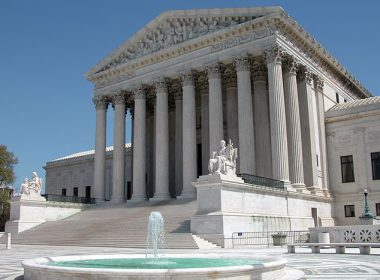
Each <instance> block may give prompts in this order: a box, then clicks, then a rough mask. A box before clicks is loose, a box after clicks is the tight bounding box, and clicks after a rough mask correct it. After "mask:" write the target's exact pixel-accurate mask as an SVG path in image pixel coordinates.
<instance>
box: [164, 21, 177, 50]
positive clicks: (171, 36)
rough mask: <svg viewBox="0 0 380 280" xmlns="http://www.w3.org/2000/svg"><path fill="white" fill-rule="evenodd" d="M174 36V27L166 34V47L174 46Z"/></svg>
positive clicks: (170, 27)
mask: <svg viewBox="0 0 380 280" xmlns="http://www.w3.org/2000/svg"><path fill="white" fill-rule="evenodd" d="M174 35H175V31H174V27H172V26H169V27H168V29H166V32H165V41H164V45H165V47H169V46H171V45H173V44H174Z"/></svg>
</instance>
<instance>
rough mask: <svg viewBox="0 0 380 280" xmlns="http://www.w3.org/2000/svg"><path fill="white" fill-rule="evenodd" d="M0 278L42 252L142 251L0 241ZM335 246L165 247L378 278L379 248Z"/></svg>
mask: <svg viewBox="0 0 380 280" xmlns="http://www.w3.org/2000/svg"><path fill="white" fill-rule="evenodd" d="M0 246H1V247H0V279H1V280H5V279H6V280H14V279H17V280H22V279H23V277H22V276H21V275H22V274H23V268H22V267H21V261H22V260H24V259H31V258H37V257H43V256H60V255H84V254H116V253H123V254H128V253H144V250H141V249H119V248H101V247H97V248H94V247H57V246H27V245H14V246H13V247H12V249H11V250H5V249H4V247H3V246H4V245H3V244H0ZM334 251H335V250H334V249H331V250H330V249H328V250H323V252H322V253H321V254H311V253H310V252H311V251H310V249H306V248H297V254H287V253H286V248H285V247H284V248H255V249H252V248H249V249H247V248H244V249H209V250H168V252H170V253H191V252H196V253H205V254H208V253H223V254H228V255H239V256H244V255H246V256H250V257H252V255H255V256H257V257H263V256H275V257H280V258H284V259H286V260H287V261H288V266H289V267H292V268H296V269H301V270H303V271H304V273H305V277H304V278H303V279H345V280H350V279H371V280H373V279H379V280H380V249H372V254H371V255H359V249H355V248H351V249H350V248H347V249H346V252H347V253H346V254H344V255H337V254H335V253H334Z"/></svg>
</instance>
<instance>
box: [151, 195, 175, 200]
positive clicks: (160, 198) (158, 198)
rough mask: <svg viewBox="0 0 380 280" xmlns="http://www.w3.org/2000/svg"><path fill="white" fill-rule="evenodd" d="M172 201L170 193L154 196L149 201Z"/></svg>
mask: <svg viewBox="0 0 380 280" xmlns="http://www.w3.org/2000/svg"><path fill="white" fill-rule="evenodd" d="M169 199H171V196H170V194H169V193H160V194H154V196H153V197H151V198H149V201H161V200H169Z"/></svg>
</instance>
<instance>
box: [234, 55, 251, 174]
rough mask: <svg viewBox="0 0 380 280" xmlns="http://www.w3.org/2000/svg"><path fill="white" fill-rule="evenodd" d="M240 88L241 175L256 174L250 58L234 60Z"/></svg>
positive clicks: (243, 57)
mask: <svg viewBox="0 0 380 280" xmlns="http://www.w3.org/2000/svg"><path fill="white" fill-rule="evenodd" d="M234 64H235V67H236V75H237V88H238V127H239V159H240V160H239V161H240V173H245V174H252V175H253V174H256V169H255V151H254V149H255V138H254V130H253V127H254V125H253V109H252V90H251V72H250V65H249V59H248V56H242V57H239V58H235V59H234Z"/></svg>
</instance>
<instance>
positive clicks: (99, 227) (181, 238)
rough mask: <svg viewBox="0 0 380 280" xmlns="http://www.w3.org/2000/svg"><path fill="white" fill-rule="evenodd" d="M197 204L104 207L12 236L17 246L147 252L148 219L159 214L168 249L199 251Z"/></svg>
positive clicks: (184, 202)
mask: <svg viewBox="0 0 380 280" xmlns="http://www.w3.org/2000/svg"><path fill="white" fill-rule="evenodd" d="M196 210H197V201H196V200H186V199H180V200H175V199H172V200H169V201H158V202H157V201H156V202H139V203H134V202H130V201H128V203H124V204H118V205H110V204H104V205H100V206H96V207H93V208H90V209H88V210H85V211H82V212H80V213H78V214H76V215H74V216H71V217H69V218H66V219H64V220H60V221H55V222H46V223H44V224H42V225H40V226H37V227H35V228H33V229H30V230H27V231H25V232H22V233H20V234H18V235H12V243H13V244H29V245H58V246H101V247H121V248H145V243H146V236H147V227H148V216H149V214H150V212H151V211H159V212H161V214H162V216H163V217H164V219H165V236H166V246H165V247H166V248H168V249H172V248H182V249H192V248H194V249H196V248H198V245H197V243H196V242H195V241H194V238H193V237H192V235H191V233H190V218H191V216H192V215H194V214H195V212H196Z"/></svg>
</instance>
